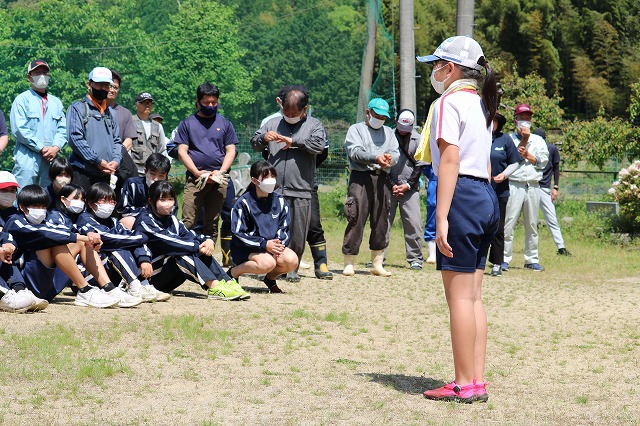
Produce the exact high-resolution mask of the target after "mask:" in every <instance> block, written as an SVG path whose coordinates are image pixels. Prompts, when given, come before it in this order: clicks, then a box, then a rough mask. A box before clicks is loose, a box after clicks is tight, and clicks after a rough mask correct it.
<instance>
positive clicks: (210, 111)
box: [200, 104, 218, 117]
mask: <svg viewBox="0 0 640 426" xmlns="http://www.w3.org/2000/svg"><path fill="white" fill-rule="evenodd" d="M200 112H201V113H202V115H204V116H205V117H213V116H214V115H216V113H217V112H218V106H217V105H216V106H208V105H202V104H201V105H200Z"/></svg>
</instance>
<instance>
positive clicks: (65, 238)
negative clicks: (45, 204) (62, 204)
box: [4, 212, 77, 259]
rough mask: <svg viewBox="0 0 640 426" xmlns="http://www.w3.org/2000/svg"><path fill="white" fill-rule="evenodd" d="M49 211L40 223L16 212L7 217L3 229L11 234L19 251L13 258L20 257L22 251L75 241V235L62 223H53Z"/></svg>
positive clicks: (31, 250)
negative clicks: (35, 222) (30, 220)
mask: <svg viewBox="0 0 640 426" xmlns="http://www.w3.org/2000/svg"><path fill="white" fill-rule="evenodd" d="M50 216H51V213H50V212H48V213H47V217H46V218H45V220H44V221H42V223H39V224H32V223H30V222H29V221H28V220H27V218H26V217H25V216H24V214H23V213H18V214H15V215H13V216H11V217H10V218H9V220H8V221H7V223H6V225H5V227H4V231H5V232H9V233H10V234H11V235H13V238H14V239H15V241H16V246H17V248H18V250H16V252H18V251H19V253H16V254H14V258H16V259H17V258H18V257H20V255H21V254H22V253H24V252H33V251H37V250H43V249H47V248H51V247H56V246H61V245H65V244H69V243H75V242H76V241H77V236H76V234H75V233H74V232H72V231H71V230H70V229H68V228H65V227H64V225H61V224H58V225H57V226H52V224H53V223H54V222H53V221H52V220H50Z"/></svg>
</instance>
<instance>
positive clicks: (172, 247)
mask: <svg viewBox="0 0 640 426" xmlns="http://www.w3.org/2000/svg"><path fill="white" fill-rule="evenodd" d="M133 230H134V231H135V232H138V233H141V234H144V235H146V236H147V238H148V239H149V240H148V242H147V247H149V249H150V250H151V253H152V255H153V257H154V258H156V257H158V256H163V255H164V256H183V255H190V254H198V251H199V250H200V244H202V243H203V242H204V241H205V240H206V239H207V238H208V237H206V236H204V235H199V234H196V233H195V232H193V231H190V230H188V229H187V227H186V226H184V223H182V222H181V221H180V220H179V219H178V218H177V217H176V215H175V214H172V215H169V216H162V217H159V216H156V215H155V214H153V212H152V211H151V210H150V209H149V207H145V208H144V209H142V211H141V212H140V214H139V215H138V217H137V218H136V222H135V224H134V225H133Z"/></svg>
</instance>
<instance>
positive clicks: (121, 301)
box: [104, 287, 142, 308]
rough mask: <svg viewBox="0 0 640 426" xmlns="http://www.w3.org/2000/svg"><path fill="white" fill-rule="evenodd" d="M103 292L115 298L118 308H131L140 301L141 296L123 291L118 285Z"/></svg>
mask: <svg viewBox="0 0 640 426" xmlns="http://www.w3.org/2000/svg"><path fill="white" fill-rule="evenodd" d="M104 293H105V294H108V295H110V296H113V297H115V298H117V299H118V307H119V308H133V307H134V306H138V305H139V304H141V303H142V297H138V296H132V295H130V294H128V293H126V292H124V291H123V290H122V289H121V288H119V287H116V288H114V289H113V290H111V291H105V292H104Z"/></svg>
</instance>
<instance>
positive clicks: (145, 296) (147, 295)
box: [127, 285, 156, 302]
mask: <svg viewBox="0 0 640 426" xmlns="http://www.w3.org/2000/svg"><path fill="white" fill-rule="evenodd" d="M147 287H148V286H146V285H145V286H143V285H138V286H137V287H133V288H132V287H131V286H129V289H128V290H127V294H128V295H129V296H133V297H139V298H141V299H142V301H143V302H155V301H156V294H155V292H152V291H149V289H147Z"/></svg>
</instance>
